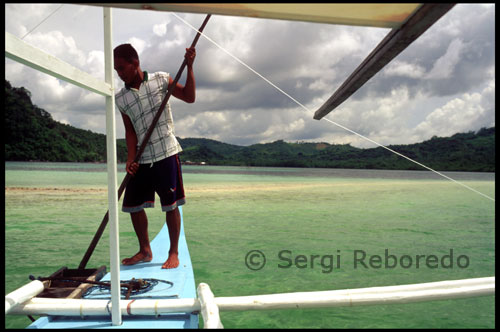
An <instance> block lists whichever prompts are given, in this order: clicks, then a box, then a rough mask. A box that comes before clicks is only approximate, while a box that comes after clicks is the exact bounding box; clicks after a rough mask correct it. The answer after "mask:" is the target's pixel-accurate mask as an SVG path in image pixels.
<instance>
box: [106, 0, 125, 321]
mask: <svg viewBox="0 0 500 332" xmlns="http://www.w3.org/2000/svg"><path fill="white" fill-rule="evenodd" d="M103 18H104V72H105V81H106V83H108V84H109V85H110V86H111V90H112V91H113V93H112V94H111V96H107V97H106V149H107V166H108V204H109V220H110V221H111V222H110V228H109V251H110V268H111V305H112V310H111V317H112V323H113V325H114V326H118V325H121V324H122V315H121V308H120V290H121V289H120V245H119V244H120V239H119V230H118V195H117V180H116V179H117V161H116V125H115V96H114V83H113V68H114V64H113V29H112V16H111V8H106V7H105V8H103Z"/></svg>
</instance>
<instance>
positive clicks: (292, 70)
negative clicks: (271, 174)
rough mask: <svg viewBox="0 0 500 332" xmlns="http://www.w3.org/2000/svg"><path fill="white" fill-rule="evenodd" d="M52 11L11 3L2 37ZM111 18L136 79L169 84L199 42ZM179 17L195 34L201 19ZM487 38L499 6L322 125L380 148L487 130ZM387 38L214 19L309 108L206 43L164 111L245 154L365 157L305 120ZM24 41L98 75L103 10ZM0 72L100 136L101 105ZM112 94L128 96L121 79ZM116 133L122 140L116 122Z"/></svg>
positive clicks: (491, 52) (364, 31) (82, 12)
mask: <svg viewBox="0 0 500 332" xmlns="http://www.w3.org/2000/svg"><path fill="white" fill-rule="evenodd" d="M57 6H58V5H55V4H53V5H38V4H34V5H28V4H7V5H6V31H8V32H10V33H12V34H14V35H16V36H22V35H24V34H25V33H26V32H27V31H29V29H31V28H32V27H33V26H35V25H36V24H37V23H38V22H40V21H41V20H42V19H43V18H45V17H46V16H47V15H49V14H50V13H51V12H52V11H54V10H55V9H56V8H57ZM113 13H114V43H115V44H116V45H118V44H121V43H131V44H132V45H134V46H135V47H136V48H137V50H138V51H139V53H140V58H141V67H142V69H144V70H148V71H150V72H154V71H166V72H169V73H170V74H171V75H172V76H173V75H175V73H176V72H177V70H178V68H179V66H180V64H181V62H182V59H183V55H184V49H185V48H186V47H188V46H189V44H190V43H191V41H192V39H193V37H194V35H195V32H194V31H192V30H191V29H190V28H189V27H187V26H186V25H184V24H183V23H182V22H181V21H179V20H178V19H177V18H176V17H174V16H173V15H171V14H169V13H163V12H161V13H158V12H150V11H133V10H121V9H116V10H114V11H113ZM178 15H179V16H181V17H183V18H184V19H186V20H187V21H189V22H190V23H191V24H192V25H193V26H195V27H198V26H199V25H200V24H201V22H202V21H203V19H204V16H205V15H197V14H182V13H178ZM130 22H133V24H130ZM494 27H495V6H494V5H481V4H458V5H456V6H455V7H454V8H453V9H452V10H450V12H449V13H447V14H446V15H445V16H444V17H442V18H441V19H440V20H439V21H438V22H437V23H436V24H435V25H434V26H432V27H431V28H430V29H429V30H428V31H427V32H426V33H424V35H422V36H421V37H420V38H419V39H418V40H417V41H415V42H414V43H413V44H412V45H410V46H409V47H408V48H407V49H406V50H405V51H403V52H402V53H401V54H400V55H399V56H397V57H396V58H395V59H394V60H393V61H392V62H391V63H390V64H389V65H388V66H387V67H386V68H384V69H383V70H382V71H380V72H379V73H377V74H376V75H375V76H374V77H373V78H372V79H371V80H370V81H369V82H367V83H366V84H365V85H364V86H363V87H362V88H361V89H359V90H358V91H357V92H356V93H355V94H354V95H353V96H351V98H349V99H348V100H347V101H345V102H344V103H343V104H342V105H340V106H339V107H338V108H337V109H335V110H334V111H333V112H331V114H330V115H329V116H328V117H329V118H331V119H333V120H334V121H338V123H341V124H342V125H344V126H346V127H348V128H350V129H352V130H354V131H357V132H359V133H361V134H363V135H365V136H368V137H370V138H372V139H374V140H378V141H379V142H380V143H382V144H401V143H414V142H419V141H423V140H425V139H429V138H430V137H432V136H434V135H437V136H444V135H450V134H454V133H456V132H458V131H462V132H463V131H470V130H478V129H480V128H481V127H486V126H494V124H495V114H494V107H495V102H494V92H495V79H494V73H495V61H494V60H495V33H494ZM388 32H389V30H388V29H382V28H367V27H350V26H342V25H326V24H315V23H304V22H290V21H282V20H264V19H252V18H240V17H227V16H216V15H214V16H213V17H212V19H211V21H210V22H209V24H208V25H207V27H206V29H205V33H206V34H207V35H208V36H209V37H210V38H212V39H213V40H215V41H216V42H217V43H218V44H220V45H221V46H222V47H224V49H226V50H227V51H229V52H231V53H232V54H234V55H235V56H236V57H238V58H239V59H241V60H242V61H244V62H245V63H246V64H248V65H249V66H250V67H251V68H253V69H254V70H256V71H257V72H258V73H260V74H261V75H263V76H264V77H266V78H267V79H269V80H270V81H271V82H273V83H274V84H276V85H277V86H278V87H279V88H280V89H282V90H283V91H285V92H286V93H287V94H289V95H290V96H292V97H293V98H295V99H296V100H297V101H298V102H300V103H301V104H302V105H305V107H306V109H303V108H302V107H300V106H299V105H297V104H296V103H295V102H293V101H292V100H290V99H289V98H288V97H286V96H285V95H283V94H282V93H280V92H279V91H277V90H276V89H275V88H273V87H271V86H270V85H269V84H268V83H266V82H265V81H264V80H262V79H261V78H260V77H258V76H257V75H255V74H254V73H253V72H251V71H250V70H248V69H247V68H245V67H244V66H242V65H241V64H240V63H238V62H237V61H235V60H234V59H233V58H231V57H230V56H228V55H227V54H226V53H225V52H224V51H222V50H220V49H219V48H218V47H216V46H214V45H212V44H211V43H210V42H209V41H208V40H205V39H204V38H201V39H200V41H199V42H198V45H197V59H196V62H195V76H196V84H197V101H196V103H194V104H185V103H183V102H181V101H178V100H175V99H174V100H172V101H171V102H172V108H173V115H174V119H175V123H176V134H177V135H178V136H181V137H206V138H212V139H217V140H220V141H224V142H227V143H233V144H240V145H249V144H254V143H259V142H271V141H274V140H278V139H283V140H286V141H302V140H305V141H325V142H329V143H336V144H344V143H351V144H353V145H355V146H361V147H371V146H370V144H368V143H367V142H364V141H363V140H361V139H360V138H359V137H356V136H353V135H352V134H351V133H349V132H346V131H345V130H343V129H340V128H338V127H336V126H332V125H331V124H330V123H326V122H325V121H316V120H313V119H312V113H313V112H314V111H315V110H316V109H317V108H318V107H320V106H321V105H322V104H323V103H324V102H325V101H326V100H327V99H328V98H329V97H330V96H331V95H332V94H333V92H334V91H335V90H336V89H337V88H338V87H339V86H340V85H341V84H342V82H343V81H344V80H345V79H346V78H347V77H348V76H349V75H350V73H351V72H352V71H353V70H354V69H355V68H356V67H357V66H358V65H359V64H360V63H361V62H362V61H363V59H364V58H365V57H366V56H367V55H368V54H369V53H370V52H371V51H372V50H373V49H374V47H376V45H377V44H378V43H379V42H380V41H381V40H382V39H383V38H384V36H385V35H386V34H387V33H388ZM25 41H27V42H29V43H30V44H32V45H34V46H36V47H40V48H42V49H44V50H46V51H47V52H49V53H51V54H53V55H55V56H58V57H60V58H62V59H63V60H65V61H67V62H69V63H71V64H72V65H74V66H76V67H78V68H80V69H83V70H86V71H87V72H89V73H91V74H93V75H95V76H96V77H101V76H102V72H103V68H104V64H103V63H104V61H103V51H102V45H103V40H102V10H101V8H99V7H95V6H80V5H64V6H63V7H62V8H61V9H60V10H58V11H57V13H55V14H54V15H53V16H51V17H50V19H48V20H47V21H46V22H44V24H42V25H40V27H38V28H37V29H36V30H35V31H33V32H32V33H31V34H29V35H28V36H27V37H26V38H25ZM5 64H6V75H5V76H6V79H7V80H9V81H10V82H11V84H13V85H14V86H24V87H26V88H27V89H28V90H30V91H31V92H32V98H33V100H34V102H35V103H36V104H37V105H38V106H39V107H42V108H44V109H46V110H47V111H48V112H49V113H51V114H52V115H53V117H54V118H55V119H56V120H59V121H63V122H65V123H70V124H72V125H73V126H76V127H79V128H84V129H90V130H93V131H95V132H101V133H104V131H105V116H104V100H103V98H102V97H100V96H96V95H94V94H91V93H89V92H87V91H84V90H83V89H80V88H77V87H74V86H72V85H70V84H68V83H65V82H62V81H59V80H57V79H55V78H51V77H48V76H47V75H45V74H40V73H36V72H35V71H34V70H32V69H30V68H27V67H26V66H23V65H20V64H17V63H14V62H13V61H11V60H6V62H5ZM183 82H184V78H182V79H181V83H183ZM115 84H116V86H117V88H121V87H122V86H123V83H122V82H121V81H120V80H119V79H118V77H117V76H116V75H115ZM117 114H118V112H117ZM117 134H118V137H124V130H123V125H122V124H121V119H120V117H119V116H118V117H117Z"/></svg>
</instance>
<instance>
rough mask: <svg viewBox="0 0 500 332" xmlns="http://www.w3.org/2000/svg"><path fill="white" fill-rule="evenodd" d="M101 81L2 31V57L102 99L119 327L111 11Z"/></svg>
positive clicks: (115, 314) (105, 16)
mask: <svg viewBox="0 0 500 332" xmlns="http://www.w3.org/2000/svg"><path fill="white" fill-rule="evenodd" d="M103 20H104V58H105V61H104V73H105V80H104V81H102V80H99V79H97V78H95V77H94V76H92V75H90V74H88V73H86V72H84V71H81V70H80V69H78V68H75V67H73V66H72V65H70V64H68V63H67V62H64V61H62V60H61V59H58V58H56V57H54V56H52V55H50V54H48V53H46V52H44V51H42V50H40V49H38V48H36V47H33V46H31V45H29V44H27V43H26V42H24V41H22V40H20V39H19V38H17V37H15V36H14V35H12V34H10V33H8V32H5V56H6V57H8V58H10V59H12V60H15V61H17V62H20V63H22V64H25V65H27V66H29V67H31V68H34V69H36V70H39V71H42V72H44V73H46V74H49V75H51V76H54V77H56V78H58V79H61V80H64V81H67V82H69V83H72V84H75V85H77V86H79V87H81V88H84V89H87V90H89V91H92V92H95V93H98V94H100V95H103V96H105V97H106V150H107V170H108V205H109V224H110V229H109V242H110V270H111V295H112V298H111V302H112V305H113V309H112V324H113V325H121V324H122V317H121V310H120V247H119V242H120V240H119V230H118V193H117V190H118V187H117V160H116V126H115V96H114V83H113V70H114V68H113V32H112V14H111V8H109V7H104V8H103Z"/></svg>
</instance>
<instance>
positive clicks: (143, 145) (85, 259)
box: [78, 14, 211, 270]
mask: <svg viewBox="0 0 500 332" xmlns="http://www.w3.org/2000/svg"><path fill="white" fill-rule="evenodd" d="M210 16H211V15H210V14H208V15H207V17H206V18H205V20H204V21H203V23H202V25H201V27H200V29H199V30H198V33H197V34H196V37H195V38H194V40H193V42H192V43H191V47H195V46H196V43H197V42H198V39H200V36H201V32H202V31H203V29H204V28H205V26H206V25H207V23H208V20H209V19H210ZM186 65H187V59H185V58H184V61H183V62H182V65H181V67H180V68H179V70H178V71H177V75H176V76H175V79H174V81H173V83H172V87H171V88H170V89H169V90H168V91H167V95H166V96H165V98H164V99H163V102H162V103H161V105H160V108H159V110H158V112H156V115H155V117H154V119H153V121H152V122H151V126H150V127H149V130H148V131H147V133H146V135H145V137H144V140H143V141H142V143H141V145H140V147H139V149H138V150H137V153H136V155H135V158H134V162H138V161H139V159H140V158H141V156H142V153H143V152H144V149H145V148H146V145H147V143H148V142H149V139H150V138H151V135H152V134H153V130H154V129H155V127H156V124H157V123H158V120H159V119H160V116H161V114H162V113H163V110H164V109H165V106H166V105H167V102H168V100H169V98H170V96H171V95H172V93H173V91H174V88H175V86H176V85H177V82H178V81H179V79H180V78H181V75H182V72H183V71H184V68H185V67H186ZM131 177H132V175H130V174H129V173H127V175H126V176H125V178H124V179H123V181H122V183H121V185H120V188H118V199H120V197H121V195H122V194H123V191H124V190H125V188H126V187H127V185H128V183H129V181H130V179H131ZM108 220H109V210H108V211H107V212H106V214H105V215H104V218H103V219H102V221H101V225H100V226H99V228H98V229H97V232H96V234H95V235H94V238H93V239H92V242H91V243H90V246H89V247H88V249H87V252H86V253H85V255H84V256H83V259H82V261H81V262H80V265H79V266H78V269H80V270H81V269H85V266H87V263H88V261H89V259H90V256H92V253H93V252H94V249H95V247H96V246H97V243H98V242H99V240H100V238H101V236H102V233H103V232H104V229H105V228H106V225H107V223H108Z"/></svg>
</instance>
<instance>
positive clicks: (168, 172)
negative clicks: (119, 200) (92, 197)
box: [122, 155, 186, 213]
mask: <svg viewBox="0 0 500 332" xmlns="http://www.w3.org/2000/svg"><path fill="white" fill-rule="evenodd" d="M155 193H158V196H160V201H161V207H162V210H163V211H166V212H167V211H172V210H175V209H176V208H177V207H178V206H181V205H183V204H184V203H186V198H185V196H184V186H183V185H182V172H181V163H180V160H179V156H178V155H173V156H171V157H168V158H165V159H162V160H160V161H157V162H155V163H153V164H140V165H139V170H138V171H137V173H136V174H135V175H134V176H133V177H132V178H131V179H130V181H129V183H128V185H127V190H126V191H125V197H124V198H123V206H122V211H123V212H128V213H133V212H139V211H142V210H143V209H144V208H150V207H154V203H155Z"/></svg>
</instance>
